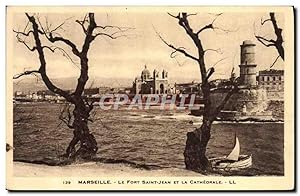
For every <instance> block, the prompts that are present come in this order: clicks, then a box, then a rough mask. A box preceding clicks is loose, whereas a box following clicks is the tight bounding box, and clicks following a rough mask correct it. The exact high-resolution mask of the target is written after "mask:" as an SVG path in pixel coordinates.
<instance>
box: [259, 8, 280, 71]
mask: <svg viewBox="0 0 300 196" xmlns="http://www.w3.org/2000/svg"><path fill="white" fill-rule="evenodd" d="M269 15H270V18H268V19H266V20H264V21H263V20H262V19H261V26H263V25H264V24H265V23H266V22H268V21H270V22H272V25H273V30H274V33H275V35H276V40H272V39H266V38H265V37H263V36H257V35H255V34H254V35H255V37H256V39H257V40H258V41H259V42H260V43H262V44H263V45H264V46H266V47H270V46H274V47H275V48H276V49H277V52H278V54H279V55H280V57H281V58H282V59H283V60H284V48H283V46H282V44H283V37H282V29H281V28H279V27H278V25H277V20H276V18H275V13H274V12H270V13H269ZM272 66H273V65H272Z"/></svg>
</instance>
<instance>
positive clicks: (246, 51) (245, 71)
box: [239, 40, 257, 86]
mask: <svg viewBox="0 0 300 196" xmlns="http://www.w3.org/2000/svg"><path fill="white" fill-rule="evenodd" d="M254 49H255V44H254V43H253V42H252V41H250V40H245V41H243V44H242V45H241V64H240V65H239V66H240V84H241V85H246V86H256V85H257V84H256V66H257V65H256V64H255V50H254Z"/></svg>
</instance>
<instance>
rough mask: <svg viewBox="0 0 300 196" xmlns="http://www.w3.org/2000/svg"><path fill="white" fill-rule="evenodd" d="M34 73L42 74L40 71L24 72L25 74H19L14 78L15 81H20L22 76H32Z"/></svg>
mask: <svg viewBox="0 0 300 196" xmlns="http://www.w3.org/2000/svg"><path fill="white" fill-rule="evenodd" d="M34 73H40V71H38V70H32V71H24V72H23V73H20V74H17V75H15V76H14V77H13V79H18V78H20V77H22V76H25V75H32V74H34Z"/></svg>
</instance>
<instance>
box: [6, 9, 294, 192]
mask: <svg viewBox="0 0 300 196" xmlns="http://www.w3.org/2000/svg"><path fill="white" fill-rule="evenodd" d="M6 15H7V24H6V46H7V61H6V70H7V73H6V81H7V94H6V97H7V102H6V104H7V108H6V110H7V126H6V127H7V134H6V135H7V138H6V151H7V162H6V165H7V173H6V177H7V185H6V188H7V189H8V190H99V191H101V190H150V191H151V190H183V191H192V190H197V191H204V190H211V191H216V190H233V191H234V190H250V191H251V190H286V191H291V190H294V187H295V185H294V183H295V175H294V172H295V165H294V163H295V153H294V152H295V143H294V141H295V140H294V135H295V130H294V101H295V100H294V93H295V92H294V75H295V73H294V70H295V68H294V9H293V7H288V6H286V7H284V6H282V7H280V6H278V7H271V6H269V7H268V6H265V7H247V6H244V7H238V6H236V7H217V6H215V7H201V6H198V7H197V6H195V7H155V6H152V7H138V6H136V7H134V6H132V7H96V6H94V7H93V6H91V7H80V6H78V7H67V6H66V7H55V6H52V7H50V6H49V7H33V6H32V7H22V6H19V7H17V6H15V7H14V6H8V7H7V12H6Z"/></svg>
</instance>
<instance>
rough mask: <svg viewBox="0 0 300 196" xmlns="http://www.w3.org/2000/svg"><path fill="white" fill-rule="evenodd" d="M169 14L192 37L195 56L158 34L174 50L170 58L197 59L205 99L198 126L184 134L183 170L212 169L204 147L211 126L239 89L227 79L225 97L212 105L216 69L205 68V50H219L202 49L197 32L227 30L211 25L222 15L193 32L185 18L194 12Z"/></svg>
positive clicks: (234, 81)
mask: <svg viewBox="0 0 300 196" xmlns="http://www.w3.org/2000/svg"><path fill="white" fill-rule="evenodd" d="M169 15H170V16H171V17H173V18H175V19H177V20H178V24H179V25H180V27H182V28H183V29H184V31H185V33H186V35H187V36H188V37H189V38H191V40H192V41H193V44H194V46H195V47H196V49H197V55H196V56H194V55H192V54H190V53H189V52H188V51H187V50H186V49H185V48H184V47H177V46H174V45H172V44H170V43H168V42H167V41H166V40H164V39H163V38H162V36H160V35H159V34H158V35H159V37H160V39H161V40H162V41H163V43H164V44H165V45H167V46H168V47H169V48H171V49H172V50H173V52H172V53H171V58H172V57H174V54H175V53H181V54H183V55H184V56H186V57H187V58H190V59H191V60H193V61H194V62H196V63H197V64H198V66H199V68H200V74H201V81H202V83H201V90H202V93H203V99H204V111H203V121H202V125H201V126H200V127H199V128H197V129H195V130H194V131H192V132H188V133H187V140H186V146H185V150H184V159H185V166H186V169H189V170H194V171H198V172H203V171H206V170H209V169H210V168H211V164H210V162H209V160H208V158H207V157H206V148H207V144H208V141H209V139H210V136H211V134H210V130H211V125H212V123H213V122H214V120H215V119H216V117H217V115H218V114H219V112H220V111H221V110H222V109H223V108H224V106H225V104H226V103H227V101H228V100H229V99H230V97H231V96H232V95H233V94H234V93H235V92H237V91H238V85H237V82H236V80H235V79H232V80H230V85H229V86H228V93H227V94H226V96H225V98H224V99H223V100H222V102H221V103H220V104H219V105H218V106H214V105H212V101H211V90H212V89H211V86H210V82H209V79H210V77H211V76H212V75H213V73H214V71H215V69H214V68H213V66H212V67H211V68H209V69H207V66H206V65H205V61H204V58H205V53H206V52H207V51H216V52H218V50H215V49H204V47H203V45H202V40H201V38H200V34H201V33H202V32H204V31H208V30H213V31H215V30H220V31H224V32H229V30H226V29H222V28H220V27H217V26H215V25H214V22H215V21H216V19H217V18H218V17H219V16H220V15H222V14H217V15H216V17H215V18H214V19H213V21H212V22H211V23H209V24H207V25H205V26H203V27H202V28H200V29H199V30H196V31H195V30H194V29H193V28H192V27H191V26H190V23H189V19H188V17H189V16H192V15H195V14H187V13H184V12H183V13H178V15H177V16H175V15H172V14H170V13H169Z"/></svg>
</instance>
